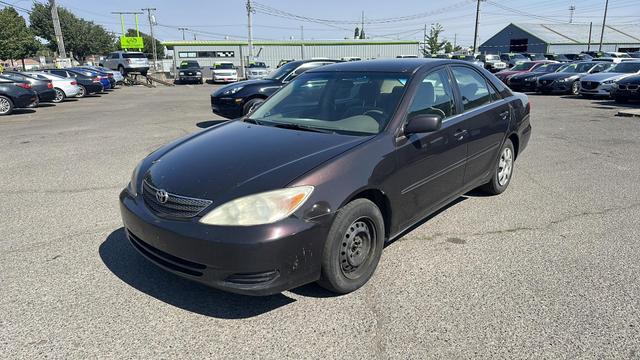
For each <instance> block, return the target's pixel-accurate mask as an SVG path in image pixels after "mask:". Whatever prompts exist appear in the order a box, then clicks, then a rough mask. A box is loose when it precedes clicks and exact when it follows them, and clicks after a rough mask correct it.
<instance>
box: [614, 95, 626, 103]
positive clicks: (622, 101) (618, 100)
mask: <svg viewBox="0 0 640 360" xmlns="http://www.w3.org/2000/svg"><path fill="white" fill-rule="evenodd" d="M613 100H614V101H615V102H616V103H618V104H626V103H628V102H629V99H625V98H621V97H616V98H614V99H613Z"/></svg>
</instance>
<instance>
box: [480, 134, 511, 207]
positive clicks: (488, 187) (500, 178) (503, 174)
mask: <svg viewBox="0 0 640 360" xmlns="http://www.w3.org/2000/svg"><path fill="white" fill-rule="evenodd" d="M515 157H516V156H515V151H514V149H513V143H512V142H511V140H509V139H507V141H505V143H504V145H503V146H502V149H500V157H499V158H498V162H497V164H496V166H495V168H494V169H493V175H492V176H491V180H490V181H489V182H488V183H486V184H485V185H483V186H482V187H481V189H482V190H483V191H484V192H486V193H488V194H491V195H498V194H502V193H503V192H504V191H505V190H507V186H509V183H510V182H511V177H512V175H513V161H514V160H515Z"/></svg>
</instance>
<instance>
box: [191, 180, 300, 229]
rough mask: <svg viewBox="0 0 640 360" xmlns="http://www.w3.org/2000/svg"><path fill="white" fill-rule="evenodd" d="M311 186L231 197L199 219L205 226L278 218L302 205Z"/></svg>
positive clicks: (265, 220)
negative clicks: (237, 197) (233, 198)
mask: <svg viewBox="0 0 640 360" xmlns="http://www.w3.org/2000/svg"><path fill="white" fill-rule="evenodd" d="M312 192H313V186H298V187H293V188H286V189H280V190H274V191H268V192H264V193H260V194H255V195H249V196H245V197H241V198H239V199H235V200H231V201H229V202H227V203H225V204H223V205H221V206H218V207H217V208H215V209H213V210H212V211H211V212H209V213H208V214H207V215H205V216H203V217H202V219H200V222H201V223H203V224H207V225H221V226H251V225H261V224H271V223H274V222H276V221H280V220H282V219H284V218H286V217H288V216H289V215H291V214H293V213H294V212H295V211H296V210H298V209H299V208H300V206H302V204H304V202H305V201H307V199H308V198H309V196H310V195H311V193H312Z"/></svg>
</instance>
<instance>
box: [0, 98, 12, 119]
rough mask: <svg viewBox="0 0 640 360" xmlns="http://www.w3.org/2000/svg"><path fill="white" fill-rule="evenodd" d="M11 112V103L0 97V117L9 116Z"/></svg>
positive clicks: (7, 99) (9, 100)
mask: <svg viewBox="0 0 640 360" xmlns="http://www.w3.org/2000/svg"><path fill="white" fill-rule="evenodd" d="M12 112H13V102H12V101H11V99H9V98H8V97H6V96H2V95H0V115H9V114H11V113H12Z"/></svg>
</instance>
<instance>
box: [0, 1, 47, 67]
mask: <svg viewBox="0 0 640 360" xmlns="http://www.w3.org/2000/svg"><path fill="white" fill-rule="evenodd" d="M0 24H2V26H0V59H5V60H6V59H20V60H22V67H23V68H24V67H25V66H24V59H25V58H27V57H31V56H34V55H35V54H36V52H37V51H38V50H39V49H40V43H39V42H38V40H36V38H35V36H34V35H33V33H32V32H31V31H30V30H29V28H28V27H27V23H26V22H25V21H24V18H23V17H22V16H20V15H19V14H18V12H17V11H16V9H14V8H13V7H5V8H4V9H2V10H0Z"/></svg>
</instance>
